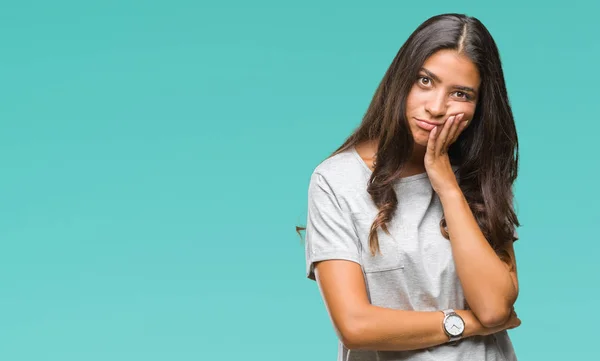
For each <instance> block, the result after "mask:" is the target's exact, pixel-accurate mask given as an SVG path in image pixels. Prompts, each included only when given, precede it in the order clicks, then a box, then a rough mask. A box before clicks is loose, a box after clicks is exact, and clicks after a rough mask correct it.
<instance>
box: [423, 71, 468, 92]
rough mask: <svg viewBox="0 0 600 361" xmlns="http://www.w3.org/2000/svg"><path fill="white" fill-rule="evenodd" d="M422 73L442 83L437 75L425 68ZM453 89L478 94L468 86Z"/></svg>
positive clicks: (457, 86) (455, 86) (458, 86)
mask: <svg viewBox="0 0 600 361" xmlns="http://www.w3.org/2000/svg"><path fill="white" fill-rule="evenodd" d="M421 71H422V72H424V73H425V74H427V76H428V77H430V78H431V79H433V80H435V81H436V82H438V83H441V82H442V81H441V80H440V78H439V77H438V76H437V75H435V74H433V73H432V72H430V71H429V70H427V69H425V68H421ZM452 87H453V88H454V89H458V90H462V91H466V92H471V93H473V94H477V91H476V90H475V89H473V88H471V87H468V86H462V85H454V86H452Z"/></svg>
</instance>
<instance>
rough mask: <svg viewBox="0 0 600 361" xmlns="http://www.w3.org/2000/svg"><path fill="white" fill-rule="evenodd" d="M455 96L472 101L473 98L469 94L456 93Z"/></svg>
mask: <svg viewBox="0 0 600 361" xmlns="http://www.w3.org/2000/svg"><path fill="white" fill-rule="evenodd" d="M454 94H455V95H456V97H457V98H459V99H464V100H471V96H470V95H469V94H467V93H465V92H461V91H455V92H454Z"/></svg>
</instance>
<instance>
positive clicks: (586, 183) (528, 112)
mask: <svg viewBox="0 0 600 361" xmlns="http://www.w3.org/2000/svg"><path fill="white" fill-rule="evenodd" d="M0 4H1V5H0V46H1V48H0V49H1V56H0V81H1V83H0V96H1V99H0V101H1V105H0V167H1V168H0V169H1V175H0V247H1V248H0V360H3V361H4V360H6V361H21V360H35V361H45V360H56V361H81V360H85V361H95V360H98V361H100V360H102V361H105V360H114V361H121V360H127V361H130V360H144V361H151V360H242V359H243V360H261V361H268V360H273V361H275V360H277V361H279V360H286V361H296V360H298V361H299V360H334V359H335V357H336V352H337V349H336V337H335V334H334V332H333V329H332V326H331V323H330V320H329V318H328V315H327V312H326V310H325V307H324V305H323V303H322V301H321V298H320V295H319V292H318V289H317V286H316V284H315V283H314V282H312V281H309V280H308V279H306V278H305V273H304V272H305V264H304V248H303V247H304V246H303V243H302V242H301V240H300V236H299V235H298V234H296V233H295V226H296V225H304V224H305V222H306V218H305V217H306V206H307V203H306V202H307V199H306V194H307V186H308V181H309V177H310V174H311V172H312V170H313V169H314V167H316V166H317V164H318V163H319V162H320V161H322V160H323V159H324V158H325V157H326V156H328V155H329V154H330V153H331V152H332V151H333V150H335V149H336V148H337V147H338V146H339V145H340V144H341V143H342V142H343V140H344V139H345V138H346V137H347V136H348V135H349V134H350V133H351V132H352V130H353V129H354V128H355V127H357V126H358V124H359V123H360V121H361V117H362V115H363V114H364V112H365V110H366V108H367V106H368V104H369V102H370V100H371V96H372V95H373V92H374V91H375V88H376V87H377V84H378V83H379V81H380V79H381V78H382V76H383V74H384V72H385V70H386V69H387V67H388V66H389V64H390V63H391V61H392V59H393V57H394V56H395V54H396V52H397V51H398V49H399V48H400V46H401V45H402V43H403V42H404V41H405V40H406V39H407V37H408V36H409V34H410V33H411V32H412V31H413V30H414V29H415V28H416V27H417V26H418V25H419V24H420V23H421V22H423V21H424V20H426V19H427V18H428V17H430V16H433V15H436V14H439V13H444V12H461V13H467V14H468V15H472V16H475V17H478V18H479V19H480V20H481V21H482V22H483V23H484V24H485V25H486V26H487V27H488V28H489V30H490V31H491V33H492V35H493V36H494V37H495V39H496V41H497V43H498V46H499V48H500V53H501V57H502V61H503V64H504V71H505V76H506V81H507V86H508V90H509V95H510V99H511V102H512V106H513V110H514V113H515V117H516V123H517V130H518V134H519V139H520V151H521V153H520V155H521V163H520V173H519V179H518V181H517V184H516V188H515V189H516V206H517V212H518V216H519V217H520V220H521V222H522V227H521V228H520V229H519V234H520V237H521V239H520V240H519V241H518V242H517V243H516V244H515V247H516V252H517V258H518V267H519V276H520V282H521V293H520V298H519V300H518V302H517V305H516V308H517V312H518V314H519V316H520V317H521V319H522V321H523V324H522V326H521V327H520V328H518V329H515V330H512V331H510V335H511V337H512V339H513V343H514V345H515V349H516V351H517V354H518V356H519V360H545V361H551V360H561V361H562V360H591V359H594V357H597V356H596V355H597V346H596V344H597V340H596V339H597V327H598V324H599V323H600V313H599V312H598V301H599V299H600V296H599V291H600V289H599V285H600V281H599V272H598V266H597V258H598V256H599V252H600V242H599V241H600V237H599V236H598V222H599V220H600V212H599V211H598V203H599V201H600V199H599V196H598V185H599V182H598V177H599V175H600V170H599V162H598V154H599V153H600V152H599V149H598V145H599V144H600V142H598V138H599V130H600V115H599V113H598V104H599V100H598V94H599V92H598V86H599V84H600V76H599V75H598V74H599V72H598V69H597V67H598V64H600V45H599V41H598V35H600V30H599V26H598V20H597V15H598V11H599V10H600V5H598V2H593V1H587V2H585V1H569V2H562V1H561V2H548V1H544V2H525V1H504V2H502V3H498V2H493V3H492V2H469V3H468V4H467V3H465V2H447V1H427V2H417V1H413V2H406V1H373V2H367V1H363V2H359V1H315V0H310V1H304V2H291V1H287V2H286V1H253V2H243V1H223V2H217V1H211V2H202V1H200V2H198V1H183V0H173V1H123V0H121V1H114V0H109V1H65V0H56V1H39V0H38V1H19V2H17V1H13V2H8V1H2V2H1V3H0Z"/></svg>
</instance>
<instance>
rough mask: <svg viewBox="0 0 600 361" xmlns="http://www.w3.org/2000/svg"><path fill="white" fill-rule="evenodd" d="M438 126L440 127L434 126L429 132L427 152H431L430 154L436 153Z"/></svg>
mask: <svg viewBox="0 0 600 361" xmlns="http://www.w3.org/2000/svg"><path fill="white" fill-rule="evenodd" d="M438 128H439V127H434V128H433V129H432V130H431V131H430V132H429V139H428V140H427V153H429V154H430V155H433V154H435V141H436V139H437V137H438V134H437V133H438Z"/></svg>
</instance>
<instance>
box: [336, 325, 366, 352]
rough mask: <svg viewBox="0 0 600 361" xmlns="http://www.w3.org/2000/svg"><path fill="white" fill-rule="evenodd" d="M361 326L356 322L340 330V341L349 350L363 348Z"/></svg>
mask: <svg viewBox="0 0 600 361" xmlns="http://www.w3.org/2000/svg"><path fill="white" fill-rule="evenodd" d="M362 335H364V332H363V331H362V330H361V327H360V326H358V325H355V324H352V325H347V326H346V327H345V328H343V329H341V330H340V332H339V337H340V341H341V342H342V343H343V344H344V346H345V347H346V348H347V349H348V350H360V349H361V348H363V343H362Z"/></svg>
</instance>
